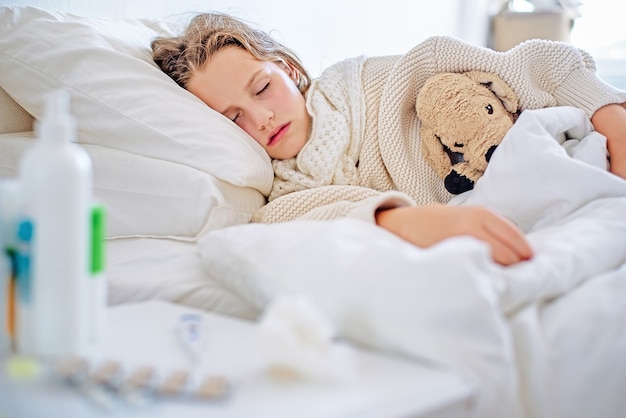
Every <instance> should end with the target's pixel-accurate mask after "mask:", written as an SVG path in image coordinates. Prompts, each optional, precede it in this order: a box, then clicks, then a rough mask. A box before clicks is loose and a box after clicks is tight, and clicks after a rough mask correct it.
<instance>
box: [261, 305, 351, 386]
mask: <svg viewBox="0 0 626 418" xmlns="http://www.w3.org/2000/svg"><path fill="white" fill-rule="evenodd" d="M257 331H258V332H257V336H258V343H259V351H260V355H261V358H262V360H264V361H265V362H266V363H267V368H268V371H269V372H270V373H271V374H272V375H273V376H276V377H284V378H287V377H289V378H305V379H313V380H325V381H329V380H330V381H332V380H335V381H345V380H351V379H354V378H355V377H356V376H357V361H356V354H355V351H354V349H353V348H352V347H350V346H348V345H347V344H345V343H342V342H340V341H337V340H336V339H335V335H336V333H335V328H334V326H333V324H332V322H331V321H330V320H329V319H328V318H326V317H325V316H324V315H323V314H322V313H321V312H320V311H319V310H318V308H317V307H316V306H315V305H314V304H313V303H312V302H311V301H310V300H309V299H308V298H306V297H303V296H281V297H279V298H277V299H275V300H274V301H273V302H271V303H270V305H269V306H268V307H267V308H266V310H265V312H264V314H263V316H262V317H261V319H260V321H259V323H258V327H257Z"/></svg>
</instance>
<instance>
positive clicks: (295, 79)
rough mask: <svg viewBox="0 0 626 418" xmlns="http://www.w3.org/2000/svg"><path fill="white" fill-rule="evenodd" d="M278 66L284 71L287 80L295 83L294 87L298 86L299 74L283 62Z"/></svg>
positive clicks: (294, 68) (291, 66)
mask: <svg viewBox="0 0 626 418" xmlns="http://www.w3.org/2000/svg"><path fill="white" fill-rule="evenodd" d="M278 65H279V66H280V67H281V68H282V69H283V70H285V72H286V73H287V75H288V76H289V78H291V79H292V80H293V82H294V83H296V86H298V85H299V84H300V72H299V71H298V70H297V69H296V67H294V66H293V65H291V64H289V63H288V62H285V61H280V62H279V63H278Z"/></svg>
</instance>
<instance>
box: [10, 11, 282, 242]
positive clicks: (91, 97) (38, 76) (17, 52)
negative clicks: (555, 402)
mask: <svg viewBox="0 0 626 418" xmlns="http://www.w3.org/2000/svg"><path fill="white" fill-rule="evenodd" d="M172 27H174V24H173V23H172V24H170V26H168V25H167V24H166V23H163V22H158V21H156V20H146V19H143V20H141V19H91V18H85V17H81V16H76V15H72V14H67V13H56V12H49V11H44V10H40V9H37V8H31V7H1V8H0V87H2V88H3V89H5V90H6V91H7V92H8V93H9V94H10V95H11V97H13V99H14V100H15V101H16V102H18V103H19V104H20V105H21V106H22V107H23V108H24V109H26V110H27V111H28V112H29V113H30V114H32V115H33V116H34V117H35V118H40V117H41V113H42V103H43V98H44V96H45V95H46V94H47V93H48V92H50V91H51V90H54V89H57V88H64V89H67V90H68V91H69V92H70V94H71V96H72V113H73V114H74V116H75V117H76V119H77V123H78V141H79V142H80V143H82V144H88V145H97V146H100V147H104V148H111V149H116V150H119V151H125V152H127V153H130V154H137V155H139V156H144V157H148V158H147V159H143V160H140V159H139V160H135V161H134V162H133V164H136V165H135V166H131V164H126V165H125V167H124V170H127V171H120V172H119V175H118V176H117V177H118V180H119V181H120V182H121V186H120V188H122V189H123V188H124V187H126V188H128V182H135V183H137V182H139V180H138V179H137V178H134V179H133V177H135V176H137V175H138V174H139V173H142V172H143V174H145V175H144V176H143V177H144V180H145V181H146V182H147V183H145V185H146V188H148V189H150V190H156V188H155V184H162V183H163V180H164V175H166V173H167V176H170V177H169V178H168V181H169V188H167V187H166V188H164V189H163V191H162V193H163V194H164V195H163V196H162V198H163V200H164V201H165V200H168V199H166V197H167V196H165V193H167V192H168V191H172V192H174V193H173V194H172V195H171V196H170V197H171V199H169V202H162V204H165V205H166V206H167V205H168V203H169V209H170V212H172V213H174V212H175V211H177V210H179V207H180V206H181V205H179V204H178V202H176V200H178V199H179V197H180V194H181V193H186V194H187V195H188V197H189V196H192V195H193V194H194V193H200V192H199V191H198V190H197V189H196V190H190V189H189V186H190V183H189V177H188V174H189V173H191V171H197V173H196V174H197V175H200V174H202V173H206V174H207V175H208V176H209V177H207V179H209V180H206V181H210V182H212V184H211V185H208V183H207V184H206V185H207V186H208V189H207V188H205V189H204V191H203V192H202V193H206V194H208V195H215V196H218V197H217V198H216V199H215V201H223V200H224V199H230V198H233V197H234V198H233V199H232V202H230V203H229V204H228V205H227V206H230V209H232V211H231V213H232V214H236V215H237V216H235V217H233V218H229V217H228V216H224V213H222V214H221V215H220V216H219V218H221V219H220V220H219V222H217V221H216V222H214V224H213V225H212V226H211V228H213V227H219V226H226V225H229V224H237V223H241V222H242V218H243V219H246V220H249V219H250V216H251V213H252V212H254V210H256V209H258V208H259V207H260V206H261V205H262V204H263V198H262V194H261V193H265V194H266V193H268V192H269V189H270V187H271V183H272V178H273V172H272V168H271V163H270V159H269V157H268V156H267V154H266V153H265V151H264V150H263V149H262V148H261V147H260V146H259V145H258V144H257V143H256V142H255V141H254V140H253V139H251V138H250V137H249V136H247V135H246V134H245V133H244V132H243V131H242V130H240V129H239V128H238V127H237V126H235V125H234V124H233V123H232V122H230V121H229V120H228V119H227V118H225V117H223V116H222V115H220V114H218V113H217V112H215V111H213V110H212V109H210V108H208V107H207V106H206V105H205V104H204V103H202V102H201V101H200V100H199V99H198V98H196V97H195V96H194V95H192V94H191V93H189V92H188V91H186V90H184V89H182V88H180V87H179V86H178V85H177V84H176V83H175V82H174V81H173V80H171V79H170V78H169V77H168V76H166V75H165V74H164V73H163V72H162V71H161V70H160V69H159V68H158V67H157V66H156V64H155V63H154V62H153V60H152V56H151V50H150V42H151V40H152V39H153V38H155V37H157V36H160V35H166V36H169V35H173V34H174V31H173V29H172ZM92 157H94V154H92ZM99 157H100V158H103V159H105V160H102V161H94V163H95V165H96V166H101V167H102V166H103V165H107V164H108V165H110V167H109V168H110V171H109V172H108V173H109V174H112V173H114V172H115V170H122V166H121V165H120V166H119V167H118V166H117V165H115V163H114V162H112V161H113V160H109V159H110V158H112V157H111V155H109V154H106V153H104V152H100V153H98V154H97V155H96V158H99ZM151 159H152V160H162V161H161V162H169V163H172V164H177V165H182V166H185V167H183V168H181V167H174V166H173V165H168V166H167V168H162V167H166V166H164V165H160V166H159V165H158V162H155V161H150V160H151ZM148 161H149V162H148ZM143 162H146V164H143ZM160 170H163V171H160ZM182 172H184V173H183V174H181V173H182ZM101 173H103V170H101ZM159 173H160V176H158V178H151V176H154V175H157V174H159ZM107 175H108V174H107ZM214 179H217V180H219V181H213V180H214ZM108 180H109V181H110V184H109V188H110V189H114V188H115V187H116V186H115V184H114V183H115V181H116V180H115V179H114V176H111V177H110V178H108ZM141 186H142V184H135V185H134V186H133V187H132V188H133V189H136V190H138V191H139V192H140V191H141V189H142V187H141ZM209 189H213V190H212V191H211V190H209ZM238 190H240V191H241V194H240V195H238ZM188 200H189V199H188ZM105 203H106V202H105ZM189 203H190V204H192V205H193V204H201V203H202V202H201V199H198V202H191V201H189ZM217 206H219V205H217ZM132 208H133V202H132V199H131V200H129V201H128V205H127V209H129V210H130V209H132ZM161 209H163V210H166V209H167V207H163V208H161ZM190 209H191V212H190V213H187V212H185V213H178V215H179V216H178V219H175V220H174V221H173V222H177V221H178V220H179V219H185V217H186V216H187V217H195V216H197V213H198V212H200V211H198V210H197V208H193V207H190ZM118 215H120V216H124V213H123V212H121V213H118ZM145 215H146V216H147V217H148V218H149V220H152V221H154V222H155V223H154V225H156V222H161V223H162V222H172V221H171V220H164V219H163V218H158V217H153V216H151V214H150V213H146V214H145ZM203 216H204V215H203ZM205 219H206V217H205ZM132 222H133V217H129V218H128V221H127V222H126V224H127V225H129V224H131V223H132ZM189 222H190V223H191V224H194V225H195V226H194V227H193V228H188V231H187V232H186V233H185V236H192V237H193V236H196V235H197V234H199V233H200V232H201V231H200V229H199V224H200V220H199V219H192V220H190V221H189ZM206 227H207V226H206V225H205V226H203V228H206ZM131 229H132V228H131ZM119 232H120V233H121V235H128V234H134V232H136V231H131V230H128V231H119ZM126 232H128V234H126ZM143 232H144V233H146V235H160V234H162V233H164V232H165V231H163V230H162V229H160V228H154V229H153V230H144V231H143Z"/></svg>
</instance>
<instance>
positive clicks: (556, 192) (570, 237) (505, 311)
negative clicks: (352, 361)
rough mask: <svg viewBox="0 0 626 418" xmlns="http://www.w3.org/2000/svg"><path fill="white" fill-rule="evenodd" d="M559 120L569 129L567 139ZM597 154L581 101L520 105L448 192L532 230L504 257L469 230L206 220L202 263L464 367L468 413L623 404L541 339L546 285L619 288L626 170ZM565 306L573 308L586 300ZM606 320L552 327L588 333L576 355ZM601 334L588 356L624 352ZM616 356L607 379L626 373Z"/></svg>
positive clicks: (606, 410) (607, 361) (604, 409)
mask: <svg viewBox="0 0 626 418" xmlns="http://www.w3.org/2000/svg"><path fill="white" fill-rule="evenodd" d="M566 131H567V132H568V134H569V136H571V137H574V138H577V139H574V140H569V141H565V142H564V141H563V138H564V137H563V135H562V134H563V133H564V132H566ZM605 157H606V146H605V139H604V138H603V137H602V136H600V135H598V134H596V133H593V132H591V126H590V125H589V122H588V120H587V118H586V117H585V115H584V114H583V113H582V112H581V111H578V110H576V109H573V108H553V109H547V110H538V111H525V112H523V114H522V115H521V117H520V119H519V120H518V121H517V122H516V124H515V125H514V127H513V128H512V129H511V131H510V132H509V134H508V135H507V136H506V137H505V139H504V140H503V142H502V144H501V145H500V146H499V147H498V149H497V151H496V152H495V153H494V156H493V157H492V159H491V162H490V166H489V168H488V170H487V171H486V173H485V175H484V176H483V177H482V178H481V179H480V180H479V181H478V182H477V184H476V187H475V189H474V190H473V191H471V192H468V193H467V194H465V195H463V196H460V197H459V198H458V199H456V200H455V201H454V202H453V204H464V205H468V204H481V205H487V206H490V207H492V208H494V209H495V210H497V211H499V212H501V213H503V214H504V215H506V216H508V217H510V218H511V219H512V220H513V221H514V222H516V223H517V224H518V225H520V227H522V228H523V229H524V230H526V231H527V232H528V234H527V235H528V239H529V240H530V241H531V243H532V245H533V247H534V249H535V252H536V255H535V257H534V258H533V259H532V260H530V261H528V262H525V263H522V264H519V265H516V266H513V267H502V266H499V265H496V264H495V263H493V262H492V261H491V258H490V255H489V253H488V249H487V247H486V246H485V245H484V244H483V243H482V242H479V241H477V240H474V239H471V238H467V237H458V238H453V239H449V240H446V241H444V242H442V243H440V244H438V245H436V246H433V247H431V248H428V249H419V248H416V247H414V246H412V245H409V244H407V243H406V242H404V241H402V240H400V239H399V238H397V237H395V236H393V235H391V234H389V233H387V232H386V231H384V230H382V229H380V228H378V227H376V226H373V225H369V224H364V223H362V222H361V221H357V220H351V219H341V220H337V221H333V222H304V221H298V222H291V223H284V224H273V225H258V224H250V225H242V226H236V227H231V228H227V229H223V230H219V231H213V232H210V233H209V234H208V235H206V236H205V237H203V238H202V239H201V240H200V241H199V243H198V246H199V249H200V252H201V254H202V257H203V259H204V261H205V263H206V265H207V267H208V268H209V270H210V271H211V273H212V274H213V275H214V276H215V277H216V278H217V279H218V280H219V281H221V282H222V283H223V285H224V286H226V287H228V288H229V289H231V290H233V291H234V292H235V293H237V294H238V295H240V296H241V297H243V298H244V299H246V300H247V301H248V302H250V303H251V304H253V305H254V306H257V307H258V308H259V309H262V308H264V307H265V306H267V304H268V303H269V302H270V301H271V300H272V299H274V298H275V297H277V296H278V295H281V294H283V293H303V294H306V295H307V296H308V297H309V298H311V299H312V300H313V301H314V302H315V303H316V304H317V305H318V306H319V307H320V309H322V310H323V311H325V313H326V314H327V315H328V316H329V317H330V318H332V319H333V320H334V321H335V324H336V325H337V329H338V332H339V334H340V336H341V337H343V338H346V339H349V340H351V341H353V342H355V343H359V344H363V345H367V346H370V347H375V348H378V349H381V350H390V351H393V352H397V353H402V354H404V355H409V356H412V357H413V358H416V359H420V360H422V361H428V362H431V363H432V364H435V365H439V366H441V367H446V368H450V369H453V370H455V371H456V372H458V373H460V374H462V375H463V376H465V377H466V378H467V380H468V382H470V383H471V384H473V385H474V386H475V388H476V398H475V402H474V403H473V404H472V411H471V412H472V413H473V416H476V417H480V418H488V417H498V418H502V417H513V416H534V417H552V418H554V417H559V416H563V417H565V416H568V417H572V416H576V413H580V414H582V413H583V409H579V410H576V409H573V410H572V409H571V408H570V409H568V408H567V407H566V405H572V404H579V405H583V404H587V403H589V404H594V405H596V406H597V408H596V409H594V410H593V411H594V412H599V415H596V416H603V417H612V416H618V414H619V413H621V410H620V409H619V408H620V407H623V406H624V401H622V400H620V398H619V397H616V396H615V397H607V396H603V392H602V391H606V390H607V389H606V388H603V389H602V391H601V389H600V388H599V387H587V386H585V385H581V386H580V385H579V386H580V388H577V387H574V386H572V381H571V376H572V375H573V373H572V369H573V367H572V366H573V364H574V361H573V360H571V359H569V360H568V361H562V362H561V361H560V358H561V357H560V353H559V352H558V351H555V350H560V349H563V348H564V347H562V346H559V345H558V344H555V343H554V341H550V340H549V337H550V336H551V335H557V334H558V332H556V333H552V334H549V333H548V332H547V331H546V328H545V327H546V325H548V323H546V322H545V320H544V319H543V318H544V314H543V313H544V308H545V307H551V306H554V305H555V304H556V302H553V300H554V298H555V297H557V296H559V295H561V296H562V298H561V300H562V299H563V298H565V296H569V294H571V293H576V294H578V295H579V294H580V292H581V291H582V290H581V289H584V288H585V286H582V284H583V283H587V282H597V283H603V282H601V281H599V280H600V278H602V280H603V281H604V282H606V283H608V284H607V285H606V286H613V289H617V287H616V286H615V283H617V281H619V280H622V281H623V279H624V278H625V275H626V268H624V265H625V264H626V181H624V180H622V179H620V178H618V177H616V176H614V175H612V174H611V173H609V172H608V171H607V170H606V158H605ZM620 266H622V267H621V270H620V269H619V268H620ZM607 277H608V279H607ZM603 288H604V287H603ZM620 289H622V290H626V289H625V288H624V286H622V287H621V288H620ZM577 298H578V300H583V299H584V298H581V297H580V296H578V297H577ZM565 300H567V298H565ZM617 300H620V299H617ZM621 300H622V301H624V300H626V294H624V295H623V297H622V298H621ZM557 301H558V299H557ZM623 304H624V302H622V305H618V306H617V307H615V309H613V310H612V311H611V312H618V313H621V312H623V311H624V310H625V309H622V306H623ZM560 306H564V307H565V308H561V309H567V312H566V313H567V314H570V315H575V314H576V313H580V312H582V309H583V308H582V305H581V303H570V304H568V303H561V304H560ZM557 312H558V311H557ZM567 314H566V315H555V314H554V313H553V314H552V316H551V317H552V318H559V319H562V318H563V317H564V316H565V317H567ZM598 317H600V315H598ZM603 318H614V316H610V315H606V316H604V317H603ZM614 319H615V320H617V319H618V318H614ZM619 321H620V322H619V324H621V323H622V322H623V320H622V319H619ZM611 326H613V329H615V327H616V326H618V325H616V324H612V325H611V324H606V327H607V329H610V327H611ZM603 327H604V325H603V324H602V323H595V324H594V325H593V326H588V327H587V329H581V328H579V327H578V326H573V325H571V324H570V325H567V326H565V325H563V326H560V328H558V329H557V331H563V332H567V333H568V334H567V335H570V334H571V333H572V332H574V330H575V332H576V333H577V334H582V335H584V336H585V337H586V338H583V339H582V340H581V342H580V344H581V348H577V347H566V348H567V349H568V350H573V351H574V352H577V353H581V356H582V353H583V352H584V350H585V349H588V348H589V345H588V344H590V343H591V341H593V340H594V339H596V338H598V336H599V335H600V333H601V331H602V329H603ZM618 327H619V326H618ZM618 329H622V330H623V329H624V328H623V326H622V327H621V328H618ZM568 341H571V340H568ZM598 341H599V342H598V345H599V347H600V348H599V350H600V352H602V353H609V354H611V355H613V358H604V357H601V356H600V357H598V356H595V357H593V358H594V361H600V362H602V364H592V365H589V366H588V367H587V368H586V369H585V370H591V369H592V368H593V367H595V368H600V370H607V368H608V367H612V365H613V364H614V362H616V361H618V360H619V361H622V362H623V359H621V358H619V359H618V358H615V353H616V352H619V350H617V349H615V347H614V346H613V345H610V346H609V345H607V344H608V343H603V342H602V340H598ZM616 341H619V339H617V340H616ZM613 343H615V341H614V342H613ZM603 344H604V345H603ZM563 358H564V359H568V358H567V357H566V356H565V357H563ZM574 360H578V361H581V362H582V361H584V359H582V358H575V359H574ZM608 370H611V369H610V368H608ZM619 370H620V371H621V374H618V375H617V376H613V379H612V380H610V382H611V384H612V385H616V386H612V387H611V388H609V389H611V390H613V391H616V390H618V388H619V387H620V385H621V387H623V386H624V385H626V375H625V373H624V370H623V367H622V369H619ZM567 378H569V379H570V381H567ZM564 397H567V399H563V398H564ZM565 411H567V413H568V414H569V415H565ZM587 412H588V411H587ZM572 413H574V415H572ZM579 416H583V415H579Z"/></svg>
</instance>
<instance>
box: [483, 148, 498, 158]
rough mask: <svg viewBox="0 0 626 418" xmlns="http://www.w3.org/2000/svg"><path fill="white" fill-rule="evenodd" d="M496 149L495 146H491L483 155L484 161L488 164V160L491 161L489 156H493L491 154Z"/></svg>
mask: <svg viewBox="0 0 626 418" xmlns="http://www.w3.org/2000/svg"><path fill="white" fill-rule="evenodd" d="M496 148H498V146H497V145H492V146H491V147H490V148H489V149H488V150H487V153H486V154H485V160H487V162H489V160H491V156H492V155H493V152H494V151H495V150H496Z"/></svg>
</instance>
